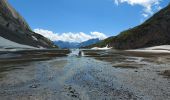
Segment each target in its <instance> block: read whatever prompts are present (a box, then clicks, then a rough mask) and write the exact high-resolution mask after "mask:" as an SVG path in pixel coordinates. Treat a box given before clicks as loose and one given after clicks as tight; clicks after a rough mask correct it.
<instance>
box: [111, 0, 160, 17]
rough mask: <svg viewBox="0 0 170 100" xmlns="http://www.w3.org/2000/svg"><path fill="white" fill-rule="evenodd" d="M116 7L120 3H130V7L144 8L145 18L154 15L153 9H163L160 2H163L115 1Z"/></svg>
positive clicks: (151, 0)
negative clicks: (138, 6)
mask: <svg viewBox="0 0 170 100" xmlns="http://www.w3.org/2000/svg"><path fill="white" fill-rule="evenodd" d="M114 1H115V4H116V5H119V4H120V3H128V4H130V5H132V6H133V5H140V6H142V7H144V9H143V13H142V15H143V16H144V17H148V16H149V15H152V14H153V7H158V9H160V8H161V7H160V6H159V5H160V2H161V1H162V0H114Z"/></svg>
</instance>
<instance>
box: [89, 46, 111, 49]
mask: <svg viewBox="0 0 170 100" xmlns="http://www.w3.org/2000/svg"><path fill="white" fill-rule="evenodd" d="M91 49H92V50H109V49H112V48H111V47H109V46H108V45H107V46H106V47H103V48H99V47H93V48H91Z"/></svg>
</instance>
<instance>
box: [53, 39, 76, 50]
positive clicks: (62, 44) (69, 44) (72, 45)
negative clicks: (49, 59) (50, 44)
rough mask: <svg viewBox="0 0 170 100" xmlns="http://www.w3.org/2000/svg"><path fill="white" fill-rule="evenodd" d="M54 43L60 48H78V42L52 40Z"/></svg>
mask: <svg viewBox="0 0 170 100" xmlns="http://www.w3.org/2000/svg"><path fill="white" fill-rule="evenodd" d="M54 44H56V45H58V46H59V47H60V48H63V49H67V48H79V43H76V42H65V41H54Z"/></svg>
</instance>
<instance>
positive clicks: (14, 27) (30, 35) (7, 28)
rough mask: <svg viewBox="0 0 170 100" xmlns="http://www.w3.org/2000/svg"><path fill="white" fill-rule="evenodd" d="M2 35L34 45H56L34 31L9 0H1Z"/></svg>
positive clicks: (0, 25) (0, 34)
mask: <svg viewBox="0 0 170 100" xmlns="http://www.w3.org/2000/svg"><path fill="white" fill-rule="evenodd" d="M0 36H1V37H3V38H6V39H8V40H11V41H14V42H16V43H20V44H24V45H30V46H34V47H46V48H52V47H55V45H54V44H53V43H52V42H51V41H50V40H48V39H47V38H45V37H43V36H41V35H39V34H36V33H35V32H33V31H32V30H31V29H30V27H29V25H28V24H27V22H26V21H25V20H24V18H23V17H22V16H20V15H19V13H18V12H17V11H16V10H15V9H14V8H12V7H11V6H10V5H9V4H8V2H7V0H0Z"/></svg>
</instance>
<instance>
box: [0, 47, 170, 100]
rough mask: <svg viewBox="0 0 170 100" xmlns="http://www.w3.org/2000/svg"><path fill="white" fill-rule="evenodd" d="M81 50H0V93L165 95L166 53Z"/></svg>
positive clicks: (146, 98) (55, 98)
mask: <svg viewBox="0 0 170 100" xmlns="http://www.w3.org/2000/svg"><path fill="white" fill-rule="evenodd" d="M82 51H83V52H82V53H83V56H79V55H78V52H79V51H78V50H73V51H72V52H71V53H70V54H69V51H65V52H64V53H63V52H61V51H49V50H48V51H41V52H38V51H36V52H35V51H31V53H30V51H29V52H28V51H22V52H21V51H20V52H17V53H16V52H15V53H11V52H10V53H1V55H0V99H1V100H169V99H170V78H169V70H170V67H169V66H170V55H169V54H151V53H134V52H125V51H115V50H107V51H105V50H100V51H99V50H97V51H95V50H82ZM59 52H60V53H59ZM46 58H47V59H46ZM8 61H9V62H8Z"/></svg>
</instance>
